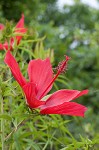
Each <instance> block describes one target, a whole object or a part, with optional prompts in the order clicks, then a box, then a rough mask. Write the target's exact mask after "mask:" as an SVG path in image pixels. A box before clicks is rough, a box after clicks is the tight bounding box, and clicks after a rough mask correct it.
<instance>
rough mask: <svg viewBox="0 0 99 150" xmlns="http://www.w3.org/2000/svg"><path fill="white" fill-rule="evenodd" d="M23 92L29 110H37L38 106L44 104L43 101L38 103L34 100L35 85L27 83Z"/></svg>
mask: <svg viewBox="0 0 99 150" xmlns="http://www.w3.org/2000/svg"><path fill="white" fill-rule="evenodd" d="M23 91H24V93H25V95H26V99H27V104H28V105H29V107H30V108H37V107H39V106H40V105H43V104H44V103H45V102H44V101H39V100H37V99H36V89H35V84H33V83H27V84H26V85H25V86H24V87H23Z"/></svg>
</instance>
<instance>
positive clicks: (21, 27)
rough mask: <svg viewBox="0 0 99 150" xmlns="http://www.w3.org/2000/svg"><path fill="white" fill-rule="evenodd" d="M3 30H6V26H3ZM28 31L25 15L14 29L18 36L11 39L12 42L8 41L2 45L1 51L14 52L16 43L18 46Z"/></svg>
mask: <svg viewBox="0 0 99 150" xmlns="http://www.w3.org/2000/svg"><path fill="white" fill-rule="evenodd" d="M1 28H2V30H3V29H4V25H3V26H1ZM26 31H27V29H26V28H24V15H23V14H22V17H21V19H20V20H19V22H18V23H17V25H16V26H15V29H14V33H15V34H16V36H15V38H14V37H12V38H11V39H10V42H9V43H8V42H7V41H6V42H5V43H4V44H1V43H0V50H13V45H14V43H15V41H16V43H17V45H18V44H19V43H20V40H21V39H22V35H23V34H25V33H26Z"/></svg>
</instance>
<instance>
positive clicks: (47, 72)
mask: <svg viewBox="0 0 99 150" xmlns="http://www.w3.org/2000/svg"><path fill="white" fill-rule="evenodd" d="M28 74H29V79H30V82H33V83H34V84H35V85H36V90H37V93H36V94H37V99H39V98H40V99H41V97H40V96H41V95H42V93H43V92H44V91H45V89H46V87H47V86H48V84H49V83H50V82H51V81H52V75H53V71H52V66H51V63H50V60H49V58H47V59H45V60H41V59H37V60H32V61H30V63H29V66H28ZM50 89H51V86H50V87H49V89H48V90H47V91H46V92H45V94H44V95H46V94H47V93H48V92H49V91H50Z"/></svg>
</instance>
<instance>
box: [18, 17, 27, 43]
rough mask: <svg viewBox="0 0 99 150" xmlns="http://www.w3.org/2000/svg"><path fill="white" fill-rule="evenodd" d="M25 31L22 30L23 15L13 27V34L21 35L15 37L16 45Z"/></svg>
mask: <svg viewBox="0 0 99 150" xmlns="http://www.w3.org/2000/svg"><path fill="white" fill-rule="evenodd" d="M26 31H27V29H26V28H24V15H23V14H22V17H21V19H20V20H19V22H18V23H17V25H16V27H15V32H16V33H17V34H18V33H19V34H21V35H19V36H16V39H17V45H18V44H19V43H20V40H21V39H22V34H24V33H26Z"/></svg>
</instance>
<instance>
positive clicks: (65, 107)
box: [40, 102, 87, 117]
mask: <svg viewBox="0 0 99 150" xmlns="http://www.w3.org/2000/svg"><path fill="white" fill-rule="evenodd" d="M86 110H87V108H86V107H85V106H83V105H80V104H77V103H75V102H66V103H64V104H61V105H58V106H54V107H49V108H46V109H42V110H41V112H40V113H41V114H61V115H71V116H81V117H84V113H85V111H86Z"/></svg>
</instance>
